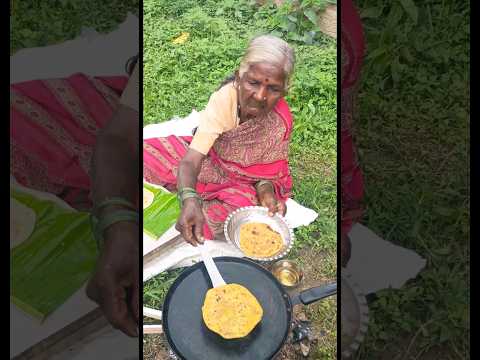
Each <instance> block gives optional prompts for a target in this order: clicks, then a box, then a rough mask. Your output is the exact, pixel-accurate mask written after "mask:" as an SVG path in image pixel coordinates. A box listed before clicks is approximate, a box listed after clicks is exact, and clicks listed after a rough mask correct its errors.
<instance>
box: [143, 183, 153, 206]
mask: <svg viewBox="0 0 480 360" xmlns="http://www.w3.org/2000/svg"><path fill="white" fill-rule="evenodd" d="M154 198H155V195H154V194H153V192H151V191H150V190H148V189H145V188H143V208H144V209H146V208H148V207H149V206H150V205H152V203H153V199H154Z"/></svg>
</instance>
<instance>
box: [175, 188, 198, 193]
mask: <svg viewBox="0 0 480 360" xmlns="http://www.w3.org/2000/svg"><path fill="white" fill-rule="evenodd" d="M184 192H194V193H196V192H197V190H195V189H194V188H190V187H184V188H181V189H180V190H178V193H179V194H183V193H184Z"/></svg>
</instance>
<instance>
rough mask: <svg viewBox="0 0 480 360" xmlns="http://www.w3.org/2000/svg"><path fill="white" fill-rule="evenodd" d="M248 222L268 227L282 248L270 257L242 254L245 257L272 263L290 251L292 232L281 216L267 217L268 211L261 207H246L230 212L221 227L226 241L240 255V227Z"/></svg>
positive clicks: (292, 239) (292, 238)
mask: <svg viewBox="0 0 480 360" xmlns="http://www.w3.org/2000/svg"><path fill="white" fill-rule="evenodd" d="M250 222H259V223H264V224H267V225H269V226H270V227H271V228H272V229H273V230H274V231H276V232H278V233H279V234H280V236H281V237H282V240H283V247H282V249H281V250H280V251H279V252H278V253H277V254H275V255H274V256H271V257H266V258H257V257H252V256H247V255H246V254H244V255H245V257H248V258H250V259H252V260H257V261H274V260H278V259H281V258H282V257H284V256H285V255H287V254H288V252H289V251H290V250H291V249H292V246H293V241H294V235H293V230H292V228H291V227H290V226H289V225H288V223H287V221H286V220H285V218H284V217H283V216H281V215H278V214H275V215H273V216H269V215H268V209H267V208H265V207H262V206H247V207H243V208H240V209H237V210H235V211H234V212H232V213H231V214H230V215H229V216H228V217H227V219H226V220H225V225H224V227H223V230H224V233H225V238H226V239H227V241H230V242H231V243H233V244H234V245H235V246H236V247H237V248H238V249H239V250H240V251H241V252H242V253H243V251H242V249H241V247H240V227H241V226H242V225H243V224H246V223H250Z"/></svg>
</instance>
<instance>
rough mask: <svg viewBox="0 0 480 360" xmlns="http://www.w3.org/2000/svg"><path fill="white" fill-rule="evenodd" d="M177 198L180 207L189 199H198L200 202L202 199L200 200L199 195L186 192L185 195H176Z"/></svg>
mask: <svg viewBox="0 0 480 360" xmlns="http://www.w3.org/2000/svg"><path fill="white" fill-rule="evenodd" d="M177 198H178V203H179V204H180V207H182V206H183V202H184V201H185V200H186V199H190V198H196V199H198V200H199V201H200V202H202V198H201V197H200V195H198V194H197V193H196V192H188V193H186V194H182V195H178V196H177Z"/></svg>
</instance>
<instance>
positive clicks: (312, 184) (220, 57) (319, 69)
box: [144, 0, 337, 359]
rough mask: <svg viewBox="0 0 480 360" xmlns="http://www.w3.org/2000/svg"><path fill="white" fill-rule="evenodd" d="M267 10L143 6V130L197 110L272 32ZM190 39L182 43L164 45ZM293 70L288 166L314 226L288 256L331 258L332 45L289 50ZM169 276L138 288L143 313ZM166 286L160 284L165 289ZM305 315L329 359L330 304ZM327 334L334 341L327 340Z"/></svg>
mask: <svg viewBox="0 0 480 360" xmlns="http://www.w3.org/2000/svg"><path fill="white" fill-rule="evenodd" d="M278 16H279V15H278V13H277V10H276V8H275V7H274V6H269V5H266V6H263V7H261V8H255V7H254V6H252V3H251V2H247V1H230V0H224V1H213V0H203V1H186V0H183V1H177V2H171V1H166V0H145V1H144V125H147V124H152V123H158V122H162V121H167V120H169V119H171V118H172V117H174V116H186V115H188V114H189V113H190V112H191V111H192V109H196V110H197V111H200V110H201V109H203V107H204V106H205V105H206V104H207V102H208V98H209V96H210V95H211V93H212V92H213V91H215V90H216V88H217V87H218V86H219V84H220V83H221V81H222V80H223V79H224V78H225V77H227V76H228V75H230V74H232V73H233V72H234V71H235V70H236V68H237V66H238V64H239V62H240V58H241V56H242V54H243V52H244V51H245V49H246V46H247V43H248V41H249V39H250V38H251V37H252V36H254V35H257V34H260V33H266V32H270V31H273V30H276V29H277V28H276V26H277V24H278V23H279V21H278ZM182 32H188V33H190V38H189V39H188V41H187V42H186V43H184V44H181V45H175V44H173V43H172V42H171V40H172V39H174V38H175V37H177V36H178V35H180V34H181V33H182ZM293 46H294V48H295V51H296V55H297V63H296V69H295V74H294V78H293V82H292V87H291V89H290V91H289V94H288V96H287V101H288V103H289V105H290V108H291V111H292V113H293V116H294V132H293V138H292V143H291V148H290V166H291V170H292V175H293V178H294V198H295V200H297V201H298V202H300V203H301V204H303V205H305V206H308V207H310V208H313V209H315V210H316V211H317V212H318V213H319V217H318V219H317V220H316V221H315V222H314V223H312V224H311V225H310V226H308V227H302V228H300V229H298V230H297V231H296V237H297V242H296V246H295V249H294V251H293V252H292V255H291V256H290V257H292V258H295V256H296V254H300V253H301V251H302V249H304V248H307V249H310V248H314V249H316V251H322V250H324V251H327V252H328V253H330V254H331V253H332V252H333V253H335V252H336V206H337V202H336V195H337V193H336V127H337V125H336V121H337V118H336V91H337V86H336V81H337V79H336V72H337V64H336V61H337V59H336V51H337V50H336V42H335V41H334V40H332V39H330V38H327V37H326V36H321V37H320V45H318V46H307V45H301V44H294V45H293ZM327 259H328V266H326V268H327V269H329V270H326V276H327V277H328V278H329V279H333V278H335V277H336V258H335V257H334V256H328V257H327ZM177 274H178V273H177V272H173V273H164V274H160V275H159V276H157V277H155V278H154V279H152V280H150V281H148V282H146V283H145V285H144V301H145V304H146V305H147V306H149V305H150V306H154V307H158V306H159V305H160V304H161V300H162V296H164V294H165V291H166V289H167V288H168V286H169V285H170V281H171V279H172V278H174V277H176V276H177ZM165 281H167V282H165ZM322 306H323V307H322V308H321V309H320V310H318V311H316V312H314V313H313V314H312V316H313V317H314V318H315V319H316V320H318V321H322V323H324V324H325V328H326V331H327V332H329V333H330V334H331V335H330V336H328V337H327V338H326V339H327V340H325V341H326V342H324V343H323V344H322V349H317V350H316V353H317V354H318V358H322V359H323V358H333V357H334V356H335V355H334V354H335V353H336V333H335V332H336V323H335V321H333V320H332V319H334V318H335V315H336V305H335V303H334V302H332V301H329V302H327V303H326V304H325V305H322ZM332 333H335V335H332Z"/></svg>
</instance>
